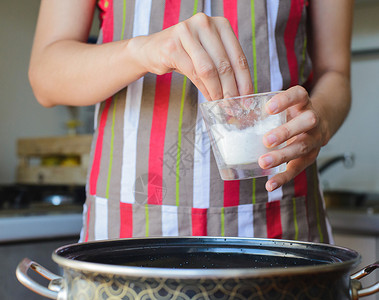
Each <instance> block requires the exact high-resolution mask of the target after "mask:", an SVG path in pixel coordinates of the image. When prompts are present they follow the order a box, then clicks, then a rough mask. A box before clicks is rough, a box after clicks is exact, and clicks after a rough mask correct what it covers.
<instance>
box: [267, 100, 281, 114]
mask: <svg viewBox="0 0 379 300" xmlns="http://www.w3.org/2000/svg"><path fill="white" fill-rule="evenodd" d="M267 106H268V110H269V111H270V113H276V111H277V110H278V104H277V103H276V101H272V100H271V101H269V102H268V103H267Z"/></svg>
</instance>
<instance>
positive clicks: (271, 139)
mask: <svg viewBox="0 0 379 300" xmlns="http://www.w3.org/2000/svg"><path fill="white" fill-rule="evenodd" d="M266 141H267V144H268V145H269V146H273V145H275V144H276V143H277V141H278V138H277V137H276V135H275V134H269V135H268V136H266Z"/></svg>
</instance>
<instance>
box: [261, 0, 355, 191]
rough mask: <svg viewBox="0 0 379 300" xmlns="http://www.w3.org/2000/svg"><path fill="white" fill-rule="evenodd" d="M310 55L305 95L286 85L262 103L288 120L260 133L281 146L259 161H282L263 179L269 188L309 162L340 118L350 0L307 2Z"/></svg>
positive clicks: (346, 93) (346, 102)
mask: <svg viewBox="0 0 379 300" xmlns="http://www.w3.org/2000/svg"><path fill="white" fill-rule="evenodd" d="M310 5H311V6H310V18H311V24H312V26H311V40H312V42H311V45H310V46H311V56H312V59H313V66H314V80H313V82H314V84H313V87H312V89H311V90H312V91H311V94H310V95H308V93H307V92H306V90H305V89H304V88H302V87H300V86H296V87H293V88H290V89H288V90H287V91H285V92H283V93H281V94H279V95H277V96H276V97H274V98H273V99H272V101H270V102H269V103H268V110H269V111H270V112H271V113H277V112H279V111H282V110H284V109H288V113H289V121H288V122H287V123H286V124H285V125H284V126H281V127H279V128H277V129H274V130H273V131H271V132H269V133H268V134H267V135H266V136H265V137H264V143H265V144H266V146H268V147H272V146H276V145H278V144H281V143H282V142H284V141H287V146H286V147H284V148H283V149H281V150H274V151H272V152H271V153H269V154H267V155H263V156H262V157H261V158H260V160H259V164H260V165H261V167H263V168H269V167H273V166H276V165H279V164H281V163H285V162H288V164H287V170H286V172H283V173H281V174H277V175H275V176H274V177H273V178H271V179H270V180H269V181H268V182H267V183H266V188H267V190H268V191H272V190H274V189H276V188H278V187H279V186H281V185H283V184H284V183H286V182H288V181H290V180H291V179H293V178H294V177H295V176H296V175H297V174H299V173H300V172H301V171H302V170H304V169H305V168H306V167H307V166H309V165H310V164H312V163H313V162H314V161H315V160H316V158H317V155H318V153H319V151H320V148H321V147H322V146H324V145H326V144H327V143H328V142H329V140H330V139H331V137H332V136H333V135H334V134H335V133H336V132H337V130H338V129H339V127H340V126H341V125H342V123H343V121H344V120H345V118H346V116H347V114H348V112H349V109H350V103H351V91H350V42H351V30H352V29H351V28H352V10H353V1H352V0H350V1H346V0H333V1H329V0H317V1H311V4H310Z"/></svg>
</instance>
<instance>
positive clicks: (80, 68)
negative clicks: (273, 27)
mask: <svg viewBox="0 0 379 300" xmlns="http://www.w3.org/2000/svg"><path fill="white" fill-rule="evenodd" d="M94 6H95V0H81V1H76V0H65V1H61V0H42V1H41V8H40V15H39V20H38V24H37V30H36V35H35V40H34V44H33V49H32V56H31V62H30V68H29V78H30V82H31V85H32V88H33V90H34V93H35V95H36V97H37V99H38V101H39V102H40V103H41V104H42V105H44V106H54V105H58V104H64V105H91V104H94V103H97V102H99V101H102V100H104V99H106V98H108V97H110V96H111V95H113V94H114V93H115V92H117V91H118V90H120V89H122V88H123V87H125V86H127V85H128V84H130V83H131V82H133V81H135V80H137V79H138V78H140V77H141V76H143V75H144V74H146V73H147V72H152V73H155V74H159V75H160V74H164V73H168V72H172V71H177V72H180V73H182V74H184V75H186V76H187V77H188V78H189V79H190V80H191V81H192V82H193V83H194V84H195V85H196V86H197V87H198V88H199V89H200V91H201V92H202V93H203V94H204V96H205V97H206V98H207V99H209V100H212V99H219V98H222V97H225V96H230V97H232V96H237V95H239V94H248V93H250V92H251V91H252V81H251V77H250V73H249V68H248V66H247V63H246V62H247V60H246V57H245V55H244V54H243V51H242V48H241V46H240V44H239V42H238V40H237V38H236V37H235V35H234V33H233V31H232V29H231V27H230V24H229V23H228V22H227V21H226V19H224V18H210V17H207V16H205V15H204V14H197V15H195V16H194V17H192V18H190V19H188V20H185V21H184V22H181V23H179V24H177V25H174V26H172V27H170V28H168V29H166V30H163V31H161V32H158V33H155V34H152V35H149V36H141V37H136V38H132V39H129V40H124V41H119V42H111V43H107V44H103V45H89V44H86V40H87V38H88V32H89V29H90V25H91V22H92V15H93V10H94Z"/></svg>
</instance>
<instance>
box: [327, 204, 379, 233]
mask: <svg viewBox="0 0 379 300" xmlns="http://www.w3.org/2000/svg"><path fill="white" fill-rule="evenodd" d="M327 213H328V217H329V221H330V224H331V226H332V228H333V231H334V232H341V233H350V234H360V235H373V236H379V214H378V213H373V212H371V211H370V210H349V209H345V210H344V209H328V210H327Z"/></svg>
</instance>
